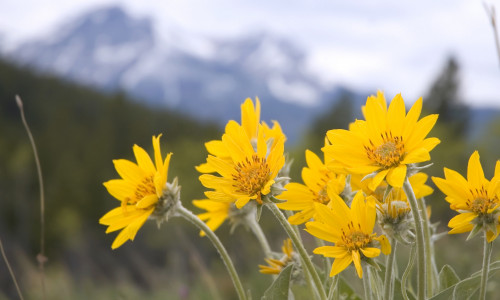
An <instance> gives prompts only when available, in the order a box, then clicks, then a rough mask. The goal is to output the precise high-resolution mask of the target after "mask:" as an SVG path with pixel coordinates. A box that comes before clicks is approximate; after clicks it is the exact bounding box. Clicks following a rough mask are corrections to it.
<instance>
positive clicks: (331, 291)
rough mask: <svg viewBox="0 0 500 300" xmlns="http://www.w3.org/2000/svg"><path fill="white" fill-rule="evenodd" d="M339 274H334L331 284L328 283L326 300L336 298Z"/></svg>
mask: <svg viewBox="0 0 500 300" xmlns="http://www.w3.org/2000/svg"><path fill="white" fill-rule="evenodd" d="M339 276H340V275H338V274H337V275H335V276H333V277H332V278H331V281H332V283H331V285H330V289H329V290H328V300H332V299H338V298H339V297H338V290H339V288H338V284H339Z"/></svg>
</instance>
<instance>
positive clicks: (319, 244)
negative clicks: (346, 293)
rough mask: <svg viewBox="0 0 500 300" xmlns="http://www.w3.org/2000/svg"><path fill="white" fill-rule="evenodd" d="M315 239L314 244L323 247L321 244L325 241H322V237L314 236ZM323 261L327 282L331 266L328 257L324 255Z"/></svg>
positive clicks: (324, 244)
mask: <svg viewBox="0 0 500 300" xmlns="http://www.w3.org/2000/svg"><path fill="white" fill-rule="evenodd" d="M315 240H316V244H317V245H318V246H319V247H323V246H326V243H325V241H323V240H322V239H319V238H315ZM324 262H325V277H326V280H325V282H326V284H328V279H329V278H330V272H329V270H330V268H331V266H332V261H331V260H330V258H329V257H325V258H324Z"/></svg>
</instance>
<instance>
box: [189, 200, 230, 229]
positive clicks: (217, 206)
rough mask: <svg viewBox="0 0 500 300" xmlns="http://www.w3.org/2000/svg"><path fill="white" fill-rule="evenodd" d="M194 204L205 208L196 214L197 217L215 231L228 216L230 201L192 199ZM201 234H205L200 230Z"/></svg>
mask: <svg viewBox="0 0 500 300" xmlns="http://www.w3.org/2000/svg"><path fill="white" fill-rule="evenodd" d="M193 204H194V206H196V207H198V208H201V209H204V210H206V212H204V213H201V214H198V218H200V219H201V220H202V221H207V222H206V223H207V226H208V227H209V228H210V229H211V230H212V231H215V230H217V228H219V227H220V226H221V225H222V223H224V221H225V220H226V219H227V218H228V216H229V213H230V209H231V205H232V202H231V201H212V200H209V199H205V200H193ZM200 235H201V236H205V232H203V231H200Z"/></svg>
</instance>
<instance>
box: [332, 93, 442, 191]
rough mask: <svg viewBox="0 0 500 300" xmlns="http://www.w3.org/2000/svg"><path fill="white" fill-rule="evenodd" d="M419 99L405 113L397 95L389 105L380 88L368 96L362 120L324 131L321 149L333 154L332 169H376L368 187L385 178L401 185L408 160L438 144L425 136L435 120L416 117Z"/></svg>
mask: <svg viewBox="0 0 500 300" xmlns="http://www.w3.org/2000/svg"><path fill="white" fill-rule="evenodd" d="M421 110H422V99H421V98H420V99H418V100H417V101H416V102H415V104H414V105H413V106H412V108H411V109H410V110H409V111H408V114H406V110H405V104H404V101H403V98H402V97H401V95H399V94H398V95H397V96H396V97H394V99H393V100H392V102H391V104H390V106H389V108H387V104H386V101H385V98H384V95H383V94H382V93H381V92H378V93H377V96H370V97H368V99H367V100H366V106H365V107H363V114H364V116H365V119H366V120H356V121H355V122H354V123H352V124H351V126H350V128H349V130H343V129H334V130H330V131H328V132H327V137H328V139H329V140H330V142H331V144H332V145H330V146H325V147H324V148H323V151H324V152H325V153H328V154H329V155H331V157H333V158H334V160H333V161H332V162H330V163H329V167H330V168H332V169H333V170H338V169H339V168H343V169H345V170H346V171H347V172H348V173H352V174H363V175H368V174H371V173H376V174H375V175H374V176H373V180H372V181H371V183H370V189H372V190H375V189H376V187H377V186H378V185H379V184H380V183H381V182H382V181H383V180H384V179H386V180H387V182H388V183H389V184H390V185H391V186H394V187H402V186H403V182H404V180H405V177H406V175H407V167H408V165H410V164H415V163H420V162H424V161H428V160H429V159H430V154H429V152H430V151H431V150H432V149H433V148H434V147H435V146H436V145H437V144H439V142H440V141H439V139H437V138H426V136H427V134H428V133H429V132H430V130H431V129H432V127H433V126H434V124H435V123H436V120H437V117H438V116H437V115H429V116H426V117H424V118H422V119H421V120H418V118H419V116H420V112H421Z"/></svg>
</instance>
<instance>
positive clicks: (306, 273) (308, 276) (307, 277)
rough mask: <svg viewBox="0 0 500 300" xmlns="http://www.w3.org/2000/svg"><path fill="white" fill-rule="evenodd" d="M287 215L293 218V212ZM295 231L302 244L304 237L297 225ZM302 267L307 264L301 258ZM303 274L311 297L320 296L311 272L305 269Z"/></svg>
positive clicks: (294, 226) (294, 227)
mask: <svg viewBox="0 0 500 300" xmlns="http://www.w3.org/2000/svg"><path fill="white" fill-rule="evenodd" d="M285 214H286V217H287V219H288V218H290V216H292V215H293V214H292V212H291V211H289V210H285ZM292 228H293V230H294V231H295V234H296V235H297V238H298V239H299V242H300V243H301V244H302V237H301V235H300V231H299V227H298V226H296V225H293V226H292ZM300 265H301V266H304V265H305V262H304V260H303V259H302V257H301V258H300ZM303 272H304V277H305V280H306V283H307V288H308V289H309V292H310V293H311V295H316V296H317V295H319V294H318V293H319V292H318V290H317V288H316V285H315V284H314V282H313V280H312V277H311V274H309V271H308V270H307V268H306V269H303Z"/></svg>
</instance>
